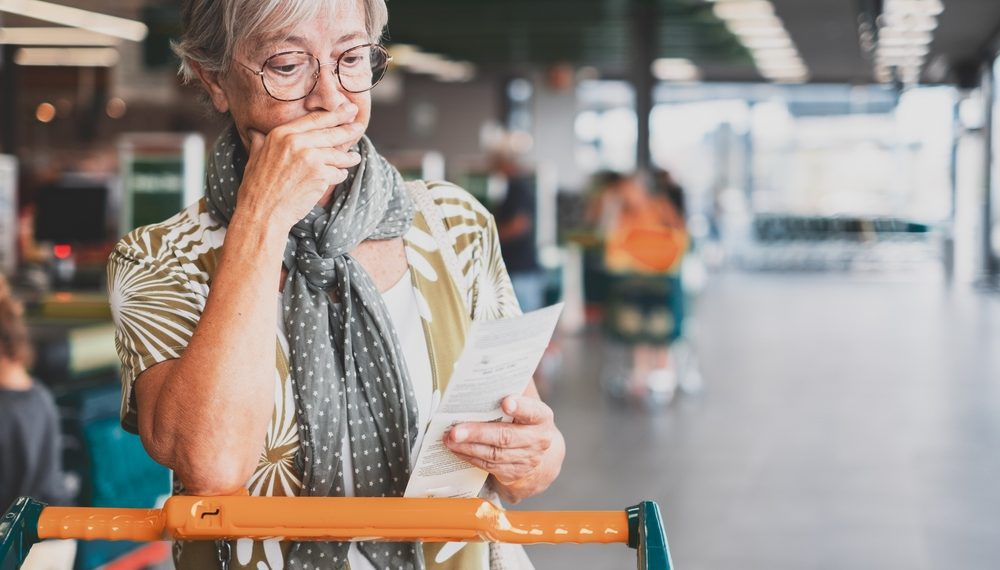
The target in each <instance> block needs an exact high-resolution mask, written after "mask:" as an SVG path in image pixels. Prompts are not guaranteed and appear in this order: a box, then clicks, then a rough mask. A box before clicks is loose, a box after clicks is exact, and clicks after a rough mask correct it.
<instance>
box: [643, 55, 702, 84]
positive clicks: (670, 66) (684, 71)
mask: <svg viewBox="0 0 1000 570" xmlns="http://www.w3.org/2000/svg"><path fill="white" fill-rule="evenodd" d="M652 72H653V76H654V77H656V78H657V79H659V80H660V81H697V80H699V79H701V72H700V71H699V70H698V66H696V65H695V64H694V63H692V62H691V60H689V59H681V58H668V57H663V58H660V59H657V60H655V61H654V62H653V65H652Z"/></svg>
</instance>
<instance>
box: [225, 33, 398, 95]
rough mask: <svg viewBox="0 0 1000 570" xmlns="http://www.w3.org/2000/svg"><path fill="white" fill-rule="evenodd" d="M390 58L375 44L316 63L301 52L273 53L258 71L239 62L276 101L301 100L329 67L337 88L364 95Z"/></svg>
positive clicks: (383, 71)
mask: <svg viewBox="0 0 1000 570" xmlns="http://www.w3.org/2000/svg"><path fill="white" fill-rule="evenodd" d="M390 61H392V57H391V56H390V55H389V52H388V51H386V49H385V48H384V47H382V46H380V45H378V44H363V45H359V46H354V47H352V48H351V49H349V50H347V51H345V52H344V53H342V54H340V57H338V58H337V60H336V61H328V62H325V63H323V62H320V60H318V59H316V56H314V55H312V54H311V53H308V52H304V51H285V52H281V53H276V54H274V55H272V56H271V57H269V58H267V59H266V60H264V65H262V66H261V68H260V71H256V70H254V69H253V68H252V67H250V66H249V65H246V64H244V63H240V62H237V63H240V65H242V66H243V67H245V68H247V70H249V71H250V72H251V73H253V74H254V75H258V76H260V82H261V83H262V84H263V85H264V90H265V91H267V94H268V95H270V96H271V97H273V98H275V99H277V100H278V101H298V100H299V99H305V98H306V97H308V96H309V94H310V93H312V92H313V90H314V89H316V84H317V83H318V82H319V72H320V68H321V67H323V66H324V65H333V66H334V68H333V72H334V74H336V75H337V80H338V81H340V86H341V87H343V88H344V91H347V92H349V93H364V92H365V91H368V90H369V89H371V88H372V87H375V86H376V85H378V82H379V81H381V80H382V77H384V76H385V70H386V69H387V68H388V67H389V62H390Z"/></svg>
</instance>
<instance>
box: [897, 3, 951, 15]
mask: <svg viewBox="0 0 1000 570" xmlns="http://www.w3.org/2000/svg"><path fill="white" fill-rule="evenodd" d="M885 11H886V12H898V13H909V14H919V15H921V16H940V15H941V13H942V12H944V3H943V2H941V0H886V3H885Z"/></svg>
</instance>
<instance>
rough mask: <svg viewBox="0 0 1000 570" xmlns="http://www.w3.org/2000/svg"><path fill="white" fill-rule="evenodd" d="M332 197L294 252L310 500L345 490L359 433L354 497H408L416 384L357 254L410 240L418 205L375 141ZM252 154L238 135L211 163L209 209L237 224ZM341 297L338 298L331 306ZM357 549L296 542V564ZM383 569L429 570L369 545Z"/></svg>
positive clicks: (292, 246) (340, 557)
mask: <svg viewBox="0 0 1000 570" xmlns="http://www.w3.org/2000/svg"><path fill="white" fill-rule="evenodd" d="M357 150H358V152H360V154H361V163H360V164H359V165H358V166H357V167H356V168H355V169H353V171H352V172H351V174H350V176H349V177H348V179H347V180H346V181H344V182H343V183H341V184H340V185H339V186H338V187H337V188H336V190H335V191H334V194H333V201H332V204H331V205H330V208H329V209H324V208H320V207H315V208H313V210H312V211H311V212H309V214H307V215H306V217H305V218H303V219H302V220H300V221H299V222H298V223H297V224H295V225H294V226H293V227H292V229H291V231H290V233H289V235H288V244H287V245H286V246H285V258H284V265H285V267H286V268H287V269H288V278H287V279H286V281H285V288H284V292H283V294H282V305H283V307H284V318H285V331H286V334H287V336H288V344H289V348H290V355H289V363H290V365H291V366H290V367H291V370H290V372H291V379H292V384H293V386H294V390H295V392H294V395H295V410H296V413H297V420H298V425H299V436H300V440H301V453H300V456H301V460H302V465H301V467H302V472H303V479H302V495H310V496H321V497H326V496H342V495H344V474H343V465H344V462H343V461H342V459H343V458H342V457H341V456H340V455H341V451H340V450H341V444H342V442H343V438H345V437H348V438H350V450H351V461H352V463H353V471H354V473H353V474H352V475H353V479H354V489H353V491H354V495H356V496H366V497H380V496H381V497H387V496H396V497H398V496H402V495H403V491H404V490H405V488H406V483H407V481H408V480H409V477H410V470H409V464H410V448H411V447H412V446H413V443H414V439H415V438H416V435H417V407H416V399H415V397H414V395H413V385H412V384H411V383H410V378H409V375H408V372H407V369H406V365H405V363H404V361H403V358H402V352H401V349H400V346H399V340H398V338H397V337H396V332H395V329H394V328H393V326H392V322H391V320H390V317H389V314H388V310H387V309H386V307H385V303H384V302H383V300H382V296H381V295H380V294H379V291H378V288H377V287H376V286H375V284H374V283H373V282H372V280H371V278H370V277H369V275H368V273H367V272H366V271H365V270H364V268H363V267H361V265H360V264H359V263H358V262H357V261H355V260H354V259H353V258H352V257H351V256H350V255H349V252H350V251H351V250H353V249H354V248H355V247H356V246H357V245H358V244H359V243H361V242H362V241H364V240H367V239H389V238H394V237H399V236H401V235H403V234H404V233H405V232H406V231H407V230H408V229H409V227H410V224H411V223H412V221H413V215H414V206H413V203H412V201H411V200H410V198H409V196H408V195H407V193H406V190H405V188H404V186H403V178H402V176H401V175H400V174H399V172H398V171H397V170H396V169H395V168H393V167H392V166H391V165H390V164H389V163H388V162H387V161H386V160H385V159H384V158H383V157H382V156H380V155H379V154H378V153H377V152H376V151H375V148H374V147H373V146H372V143H371V141H369V140H368V138H367V137H366V138H362V139H361V141H360V143H359V145H358V149H357ZM246 164H247V154H246V151H245V149H244V148H243V145H242V143H241V141H240V139H239V136H238V134H237V132H236V129H235V128H230V129H227V131H226V132H225V133H223V134H222V135H221V136H220V137H219V139H218V140H217V141H216V143H215V146H214V148H213V149H212V153H211V154H210V156H209V163H208V179H207V181H206V182H207V184H206V186H207V189H206V194H207V202H208V207H209V212H210V213H211V214H212V216H213V217H215V218H217V219H218V220H220V221H221V222H223V223H228V222H229V220H230V218H231V217H232V215H233V212H234V211H235V209H236V200H237V197H238V196H237V194H238V192H237V190H238V189H239V187H240V183H241V182H242V179H243V171H244V170H245V168H246ZM330 293H332V294H333V295H334V296H335V297H336V299H335V300H331V298H330ZM348 546H349V544H348V543H346V542H324V543H318V542H310V543H296V544H295V545H294V546H293V547H292V550H291V552H290V555H289V560H288V564H289V567H290V568H317V569H318V568H342V567H344V566H345V565H346V562H347V550H348ZM358 549H359V550H360V551H361V552H362V553H363V554H364V556H365V557H366V558H368V560H370V561H371V562H372V564H373V565H374V566H375V567H376V568H387V567H388V568H393V569H396V568H404V569H414V568H423V566H424V565H423V558H422V554H421V549H420V548H419V545H417V544H415V543H388V542H361V543H358Z"/></svg>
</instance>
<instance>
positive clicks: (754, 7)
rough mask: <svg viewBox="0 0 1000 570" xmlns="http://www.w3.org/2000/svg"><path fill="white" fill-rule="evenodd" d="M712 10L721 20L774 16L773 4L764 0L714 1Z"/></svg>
mask: <svg viewBox="0 0 1000 570" xmlns="http://www.w3.org/2000/svg"><path fill="white" fill-rule="evenodd" d="M712 11H713V12H715V15H716V16H718V17H719V18H720V19H723V20H756V19H760V18H773V17H774V6H772V5H771V3H770V2H767V1H766V0H744V1H742V2H716V4H715V6H713V7H712Z"/></svg>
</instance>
